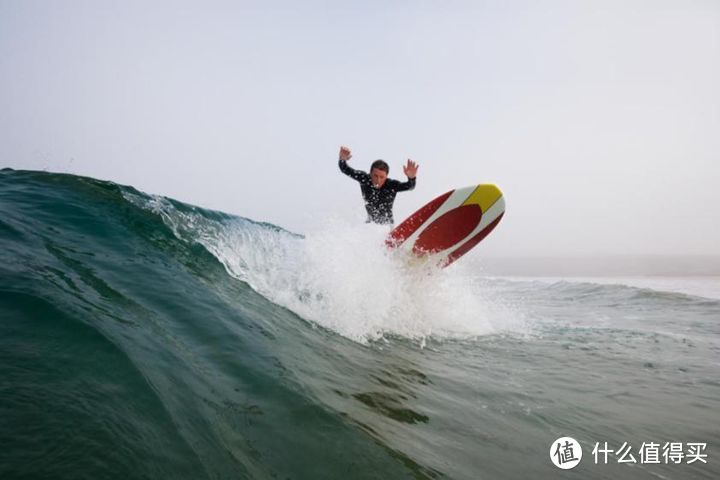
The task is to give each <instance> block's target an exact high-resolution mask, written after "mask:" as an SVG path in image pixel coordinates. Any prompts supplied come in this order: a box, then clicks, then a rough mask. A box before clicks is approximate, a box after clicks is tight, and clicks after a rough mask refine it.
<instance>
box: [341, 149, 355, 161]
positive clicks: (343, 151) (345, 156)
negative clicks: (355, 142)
mask: <svg viewBox="0 0 720 480" xmlns="http://www.w3.org/2000/svg"><path fill="white" fill-rule="evenodd" d="M351 158H352V153H350V149H349V148H348V147H340V160H342V161H343V162H347V161H348V160H350V159H351Z"/></svg>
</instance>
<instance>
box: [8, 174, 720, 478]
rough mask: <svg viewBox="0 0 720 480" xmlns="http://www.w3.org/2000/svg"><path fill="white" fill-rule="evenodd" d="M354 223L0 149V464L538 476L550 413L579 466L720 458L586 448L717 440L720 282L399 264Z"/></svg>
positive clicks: (695, 469)
mask: <svg viewBox="0 0 720 480" xmlns="http://www.w3.org/2000/svg"><path fill="white" fill-rule="evenodd" d="M359 232H360V230H352V229H351V230H350V233H349V234H347V235H346V236H345V237H342V238H341V240H342V241H341V242H340V243H338V242H335V243H333V242H332V241H328V239H327V238H325V237H322V236H321V237H317V236H316V237H311V236H310V235H308V236H307V237H305V238H304V237H302V236H299V235H295V234H293V233H291V232H287V231H285V230H283V229H282V228H280V227H277V226H274V225H270V224H266V223H259V222H255V221H252V220H249V219H245V218H240V217H235V216H232V215H227V214H224V213H221V212H216V211H210V210H204V209H202V208H198V207H195V206H192V205H187V204H184V203H182V202H178V201H175V200H172V199H168V198H162V197H157V196H152V195H147V194H144V193H142V192H139V191H137V190H135V189H134V188H132V187H127V186H121V185H117V184H114V183H111V182H103V181H99V180H94V179H90V178H84V177H78V176H72V175H60V174H52V173H44V172H28V171H14V170H2V171H0V479H3V480H4V479H43V478H48V479H65V478H67V479H78V478H88V479H93V480H94V479H99V478H107V479H122V480H125V479H129V478H143V479H150V478H152V479H155V478H157V479H203V478H208V479H210V478H212V479H217V478H223V479H224V478H233V479H235V478H248V479H265V478H267V479H280V478H281V479H285V478H293V479H298V478H299V479H305V478H306V479H322V478H327V479H338V478H343V479H345V478H347V479H351V478H352V479H354V478H380V479H396V478H460V479H473V480H475V479H478V478H491V479H494V478H534V479H538V478H540V479H544V478H547V479H551V478H558V476H559V473H558V470H557V469H556V468H555V467H554V466H553V464H552V463H551V461H550V458H549V456H548V449H549V447H550V445H551V443H552V441H553V440H555V439H557V438H559V437H562V436H572V437H574V438H576V439H577V440H579V441H580V443H581V444H582V446H583V448H589V449H590V450H586V451H585V457H584V460H583V462H584V463H583V464H581V465H580V466H579V467H578V469H579V470H581V471H578V474H579V475H580V476H582V477H583V478H607V477H608V476H612V477H613V478H617V479H625V478H628V479H630V478H638V477H637V475H638V474H641V475H646V476H647V477H648V478H650V477H653V478H655V477H665V478H675V477H677V476H678V475H681V476H683V477H687V478H717V477H718V476H720V471H718V468H717V466H716V465H717V461H716V460H717V459H716V458H714V457H712V458H711V459H710V461H711V462H710V463H709V464H707V465H705V464H702V463H701V462H696V463H693V464H692V465H680V466H677V465H663V464H661V465H652V466H645V467H643V468H639V467H638V468H623V467H624V466H623V465H617V464H615V465H610V466H607V468H603V466H601V465H600V466H598V465H595V466H593V465H592V464H588V463H586V460H585V459H587V458H591V457H592V455H591V453H590V451H591V449H592V446H593V445H594V442H604V441H607V442H609V444H610V445H609V446H610V447H614V448H619V447H620V446H621V445H622V443H623V442H630V443H631V444H632V445H633V447H634V448H637V447H639V446H640V445H641V443H642V442H644V441H647V442H659V443H662V442H670V441H673V442H680V441H682V442H708V443H709V444H710V445H717V444H718V443H720V437H718V432H717V428H716V427H717V418H716V417H717V412H718V411H719V410H720V400H718V399H720V376H718V368H717V359H718V355H717V354H718V345H720V330H719V329H718V322H717V319H718V318H720V301H718V300H714V299H712V298H702V297H697V296H692V295H686V294H681V293H673V292H665V291H659V290H654V289H648V288H639V287H633V286H630V285H626V284H623V283H622V282H621V281H618V282H611V283H609V284H600V283H595V282H591V281H583V282H577V281H557V282H551V283H547V282H546V283H543V282H540V281H535V280H518V279H514V280H513V279H498V278H494V279H493V278H483V277H481V276H479V275H478V274H477V271H476V270H473V269H472V268H471V262H470V261H465V259H463V262H458V265H457V267H455V266H453V267H451V268H449V269H446V270H444V271H443V273H442V275H441V276H437V275H435V274H433V273H432V272H422V275H416V276H415V277H412V276H408V275H406V273H407V272H405V271H403V270H402V269H399V270H397V271H395V270H392V269H386V268H384V266H383V265H384V262H385V260H386V258H385V257H384V256H383V254H382V253H378V252H376V251H374V250H372V249H371V248H370V247H367V246H366V244H365V243H363V241H364V240H363V239H360V241H359V242H357V243H355V244H353V242H356V240H357V239H356V237H357V236H358V235H359V234H360V233H361V232H360V233H359ZM333 233H335V232H333ZM368 235H370V237H368V238H371V239H372V238H374V237H372V235H375V236H377V237H378V239H379V241H378V243H379V244H381V243H382V239H383V236H384V235H385V233H383V232H379V233H378V232H374V231H371V232H370V233H369V234H368ZM391 260H392V259H390V260H388V261H391ZM373 262H375V263H373ZM368 265H370V266H369V267H368ZM358 298H359V299H360V301H357V299H358ZM398 298H399V299H401V301H399V302H398V301H396V299H398ZM469 327H474V329H473V328H469ZM453 328H454V330H453ZM708 453H709V454H710V455H713V454H714V453H717V452H716V451H715V450H711V451H710V452H708ZM712 462H714V463H712ZM679 472H682V473H679Z"/></svg>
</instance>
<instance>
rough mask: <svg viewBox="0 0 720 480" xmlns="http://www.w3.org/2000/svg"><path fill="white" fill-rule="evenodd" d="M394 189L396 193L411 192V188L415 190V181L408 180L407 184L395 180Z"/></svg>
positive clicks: (412, 179)
mask: <svg viewBox="0 0 720 480" xmlns="http://www.w3.org/2000/svg"><path fill="white" fill-rule="evenodd" d="M394 188H395V191H396V192H404V191H407V190H412V189H413V188H415V179H414V178H408V181H407V182H398V181H397V180H395V185H394Z"/></svg>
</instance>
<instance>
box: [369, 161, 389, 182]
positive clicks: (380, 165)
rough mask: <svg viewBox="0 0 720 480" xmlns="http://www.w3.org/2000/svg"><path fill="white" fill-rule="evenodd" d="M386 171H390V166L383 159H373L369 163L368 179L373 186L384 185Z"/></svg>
mask: <svg viewBox="0 0 720 480" xmlns="http://www.w3.org/2000/svg"><path fill="white" fill-rule="evenodd" d="M388 173H390V167H389V166H388V164H387V163H385V162H384V161H383V160H375V161H374V162H373V163H372V165H370V179H371V180H372V184H373V186H374V187H375V188H381V187H382V186H383V185H385V180H387V176H388Z"/></svg>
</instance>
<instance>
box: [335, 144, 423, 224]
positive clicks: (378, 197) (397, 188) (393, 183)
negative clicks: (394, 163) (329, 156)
mask: <svg viewBox="0 0 720 480" xmlns="http://www.w3.org/2000/svg"><path fill="white" fill-rule="evenodd" d="M350 158H352V154H351V153H350V149H349V148H347V147H340V159H339V160H338V166H339V167H340V171H341V172H343V173H344V174H345V175H347V176H348V177H350V178H352V179H354V180H357V181H358V182H359V183H360V191H361V192H362V196H363V200H365V210H367V214H368V219H367V221H368V223H369V222H373V223H380V224H391V225H392V224H393V223H394V220H393V213H392V208H393V203H394V202H395V195H396V194H397V192H404V191H406V190H412V189H413V188H415V177H416V175H417V171H418V168H419V167H418V164H417V163H415V162H413V161H412V160H410V159H408V161H407V164H406V165H405V166H404V167H403V172H405V175H407V177H408V180H407V182H400V181H398V180H393V179H392V178H388V173H390V167H389V166H388V164H387V163H385V162H384V161H382V160H375V161H374V162H373V163H372V165H371V166H370V173H365V172H362V171H360V170H355V169H353V168H350V167H349V166H348V164H347V162H348V160H350Z"/></svg>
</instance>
